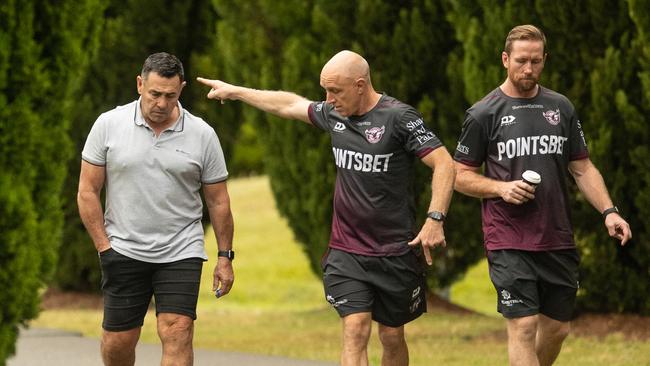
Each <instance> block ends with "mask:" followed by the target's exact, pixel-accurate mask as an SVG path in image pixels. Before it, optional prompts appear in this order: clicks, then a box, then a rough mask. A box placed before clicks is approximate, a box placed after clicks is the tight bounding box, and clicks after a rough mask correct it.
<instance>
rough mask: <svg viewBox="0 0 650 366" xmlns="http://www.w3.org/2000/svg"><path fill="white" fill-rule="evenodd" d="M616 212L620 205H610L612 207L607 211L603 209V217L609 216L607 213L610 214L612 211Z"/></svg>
mask: <svg viewBox="0 0 650 366" xmlns="http://www.w3.org/2000/svg"><path fill="white" fill-rule="evenodd" d="M614 212H616V213H618V207H616V206H614V207H610V208H608V209H606V210H605V211H603V219H604V218H605V217H607V215H609V214H611V213H614Z"/></svg>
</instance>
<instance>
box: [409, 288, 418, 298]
mask: <svg viewBox="0 0 650 366" xmlns="http://www.w3.org/2000/svg"><path fill="white" fill-rule="evenodd" d="M419 294H420V286H418V288H416V289H415V290H413V294H412V295H411V299H415V298H416V297H417V296H418V295H419Z"/></svg>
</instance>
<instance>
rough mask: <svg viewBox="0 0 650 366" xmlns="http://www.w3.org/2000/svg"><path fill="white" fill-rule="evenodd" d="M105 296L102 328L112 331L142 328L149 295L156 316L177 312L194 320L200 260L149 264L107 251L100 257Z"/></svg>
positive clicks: (192, 259)
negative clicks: (154, 305)
mask: <svg viewBox="0 0 650 366" xmlns="http://www.w3.org/2000/svg"><path fill="white" fill-rule="evenodd" d="M99 261H100V263H101V269H102V292H103V294H104V321H103V322H102V327H103V328H104V329H105V330H107V331H111V332H119V331H125V330H129V329H133V328H137V327H141V326H142V324H143V322H144V317H145V315H146V314H147V309H148V308H149V303H150V302H151V296H152V295H153V296H154V299H155V300H154V301H155V303H156V315H158V314H159V313H176V314H181V315H186V316H188V317H190V318H192V319H196V302H197V300H198V295H199V284H200V282H201V270H202V269H203V259H201V258H188V259H183V260H179V261H176V262H170V263H149V262H142V261H139V260H136V259H132V258H129V257H127V256H125V255H122V254H120V253H118V252H116V251H115V250H113V249H112V248H111V249H108V250H106V251H103V252H101V253H100V254H99Z"/></svg>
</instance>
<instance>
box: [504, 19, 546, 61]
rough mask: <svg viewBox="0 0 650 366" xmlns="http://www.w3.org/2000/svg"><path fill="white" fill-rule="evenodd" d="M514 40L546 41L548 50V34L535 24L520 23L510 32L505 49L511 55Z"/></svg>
mask: <svg viewBox="0 0 650 366" xmlns="http://www.w3.org/2000/svg"><path fill="white" fill-rule="evenodd" d="M514 41H542V42H544V52H546V36H545V35H544V32H542V30H541V29H539V28H537V27H536V26H534V25H530V24H525V25H518V26H516V27H514V28H512V30H511V31H510V33H508V37H506V45H505V48H504V51H505V52H506V53H507V54H508V55H509V54H510V51H512V43H513V42H514Z"/></svg>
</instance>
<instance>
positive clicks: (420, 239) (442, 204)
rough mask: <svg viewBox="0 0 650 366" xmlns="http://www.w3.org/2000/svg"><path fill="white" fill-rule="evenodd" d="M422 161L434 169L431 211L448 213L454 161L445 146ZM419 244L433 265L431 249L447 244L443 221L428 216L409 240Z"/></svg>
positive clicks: (452, 184) (452, 190) (425, 256)
mask: <svg viewBox="0 0 650 366" xmlns="http://www.w3.org/2000/svg"><path fill="white" fill-rule="evenodd" d="M422 162H423V163H424V164H426V165H427V166H428V167H429V168H431V169H432V170H433V177H432V178H431V203H430V204H429V212H431V211H438V212H442V213H443V214H445V215H446V214H447V210H448V209H449V203H450V202H451V195H452V193H453V192H454V177H455V175H456V174H455V172H454V162H453V160H452V159H451V156H450V155H449V152H448V151H447V149H445V148H444V146H443V147H439V148H437V149H435V150H433V151H432V152H430V153H429V154H427V155H426V156H425V157H424V158H422ZM418 244H420V245H422V249H423V251H424V258H425V259H426V261H427V264H429V265H431V264H432V263H433V261H432V259H431V252H430V250H432V249H433V248H435V247H436V246H438V245H440V246H446V242H445V232H444V229H443V222H442V221H435V220H432V219H430V218H427V219H426V220H425V222H424V225H422V229H420V232H419V233H418V235H417V236H416V237H415V239H413V240H411V241H410V242H409V245H418Z"/></svg>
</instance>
